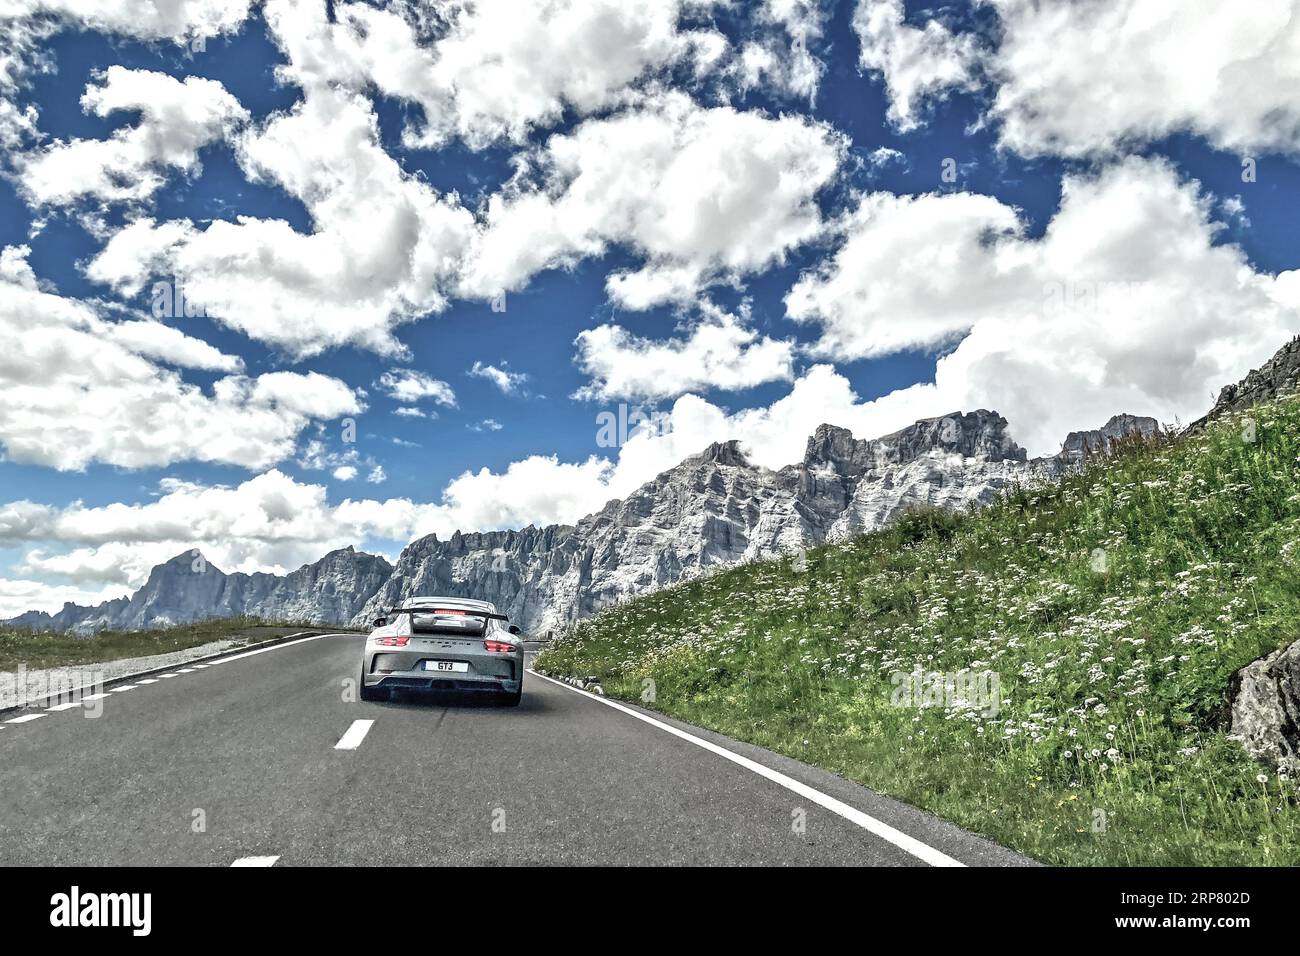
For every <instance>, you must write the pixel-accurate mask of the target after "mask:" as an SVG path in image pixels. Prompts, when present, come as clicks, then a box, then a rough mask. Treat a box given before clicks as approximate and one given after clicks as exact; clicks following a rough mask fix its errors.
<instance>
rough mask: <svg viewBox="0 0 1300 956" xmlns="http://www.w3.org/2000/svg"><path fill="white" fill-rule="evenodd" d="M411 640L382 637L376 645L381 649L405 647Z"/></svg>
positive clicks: (377, 640) (407, 638)
mask: <svg viewBox="0 0 1300 956" xmlns="http://www.w3.org/2000/svg"><path fill="white" fill-rule="evenodd" d="M410 640H411V639H410V638H409V637H381V638H378V639H376V641H375V643H376V644H378V645H379V646H380V647H405V646H406V645H407V644H408V643H409V642H410Z"/></svg>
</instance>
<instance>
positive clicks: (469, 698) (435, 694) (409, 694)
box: [375, 688, 550, 714]
mask: <svg viewBox="0 0 1300 956" xmlns="http://www.w3.org/2000/svg"><path fill="white" fill-rule="evenodd" d="M375 706H378V707H384V708H390V707H397V708H402V709H406V708H409V707H446V708H448V709H455V710H500V711H504V712H506V713H520V714H527V713H534V714H535V713H542V712H544V711H547V710H550V708H549V707H548V706H547V704H546V701H544V700H543V699H542V698H541V696H540V695H539V694H530V693H529V692H528V689H527V688H525V689H524V696H523V699H522V700H520V701H519V704H518V705H517V706H514V707H507V706H506V704H505V699H504V698H502V697H498V696H496V695H493V694H485V693H482V692H478V693H474V692H457V691H447V690H412V689H409V688H407V689H402V690H393V691H390V692H389V698H388V700H383V701H376V702H375Z"/></svg>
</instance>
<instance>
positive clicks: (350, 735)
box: [334, 720, 375, 750]
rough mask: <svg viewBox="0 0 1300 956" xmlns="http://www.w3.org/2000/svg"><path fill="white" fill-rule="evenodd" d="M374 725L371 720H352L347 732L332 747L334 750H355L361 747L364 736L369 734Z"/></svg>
mask: <svg viewBox="0 0 1300 956" xmlns="http://www.w3.org/2000/svg"><path fill="white" fill-rule="evenodd" d="M374 725H375V722H374V721H373V720H354V721H352V726H351V727H349V728H348V732H347V733H346V734H344V735H343V736H342V737H341V738H339V742H338V743H336V744H335V745H334V749H335V750H356V749H357V748H358V747H360V746H361V741H363V740H365V739H366V734H368V733H370V728H371V727H373V726H374Z"/></svg>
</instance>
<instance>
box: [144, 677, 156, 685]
mask: <svg viewBox="0 0 1300 956" xmlns="http://www.w3.org/2000/svg"><path fill="white" fill-rule="evenodd" d="M140 683H141V684H156V683H158V678H156V677H146V678H145V679H144V680H142V681H140Z"/></svg>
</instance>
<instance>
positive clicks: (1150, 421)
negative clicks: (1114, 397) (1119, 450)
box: [1056, 414, 1160, 464]
mask: <svg viewBox="0 0 1300 956" xmlns="http://www.w3.org/2000/svg"><path fill="white" fill-rule="evenodd" d="M1159 430H1160V423H1159V422H1158V421H1156V420H1155V419H1154V418H1151V417H1149V416H1145V415H1129V414H1120V415H1112V416H1111V417H1110V419H1109V420H1108V421H1107V422H1106V424H1104V425H1102V426H1101V427H1100V428H1093V429H1089V430H1086V431H1077V432H1070V434H1068V435H1066V436H1065V441H1064V442H1062V443H1061V450H1060V451H1059V452H1057V454H1056V457H1057V458H1058V459H1059V460H1061V461H1062V462H1064V463H1066V464H1078V463H1080V462H1082V461H1084V460H1086V459H1087V458H1089V457H1091V456H1092V455H1097V454H1105V453H1106V452H1108V451H1110V449H1111V446H1112V445H1113V444H1114V443H1115V442H1116V441H1118V440H1119V439H1121V438H1126V437H1128V436H1129V435H1154V434H1155V433H1156V432H1158V431H1159Z"/></svg>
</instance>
